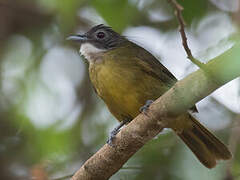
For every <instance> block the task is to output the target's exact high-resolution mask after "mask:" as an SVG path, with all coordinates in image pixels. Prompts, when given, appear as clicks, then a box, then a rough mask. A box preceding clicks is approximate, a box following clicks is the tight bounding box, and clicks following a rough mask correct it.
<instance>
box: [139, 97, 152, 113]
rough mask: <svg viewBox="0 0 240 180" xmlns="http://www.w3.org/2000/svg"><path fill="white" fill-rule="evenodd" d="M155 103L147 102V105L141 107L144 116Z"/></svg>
mask: <svg viewBox="0 0 240 180" xmlns="http://www.w3.org/2000/svg"><path fill="white" fill-rule="evenodd" d="M152 103H153V100H147V101H146V103H145V105H144V106H142V107H140V109H139V111H140V112H141V113H143V114H145V115H146V114H147V111H148V108H149V106H150V105H151V104H152Z"/></svg>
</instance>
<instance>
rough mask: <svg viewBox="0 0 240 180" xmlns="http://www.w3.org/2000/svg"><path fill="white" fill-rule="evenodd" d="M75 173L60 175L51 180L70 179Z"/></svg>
mask: <svg viewBox="0 0 240 180" xmlns="http://www.w3.org/2000/svg"><path fill="white" fill-rule="evenodd" d="M73 175H74V174H70V175H66V176H63V177H59V178H53V179H51V180H65V179H70V178H71V177H73Z"/></svg>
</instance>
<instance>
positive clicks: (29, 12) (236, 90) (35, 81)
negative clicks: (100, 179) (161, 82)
mask: <svg viewBox="0 0 240 180" xmlns="http://www.w3.org/2000/svg"><path fill="white" fill-rule="evenodd" d="M179 3H180V4H181V5H182V6H183V7H184V12H183V15H184V18H185V21H186V24H187V28H186V33H187V36H188V40H189V45H190V47H191V49H192V51H193V54H194V55H195V56H196V57H197V58H199V59H200V60H202V61H203V62H206V61H208V60H209V59H211V58H213V57H215V56H217V55H219V54H221V53H222V52H224V51H225V50H226V49H228V48H230V47H231V46H232V45H233V43H234V42H233V41H232V39H233V38H231V37H232V35H233V34H234V33H235V32H237V31H238V27H239V20H240V11H239V1H238V0H228V1H224V0H201V1H186V0H185V1H180V0H179ZM100 23H104V24H107V25H109V26H112V27H113V28H114V30H116V31H117V32H119V33H122V34H124V35H125V36H127V37H128V38H129V39H130V40H131V41H134V42H136V43H138V44H139V45H141V46H143V47H145V48H146V49H148V50H149V51H150V52H151V53H153V54H154V55H155V56H156V57H157V58H158V59H159V60H160V61H161V62H162V63H163V64H164V65H165V66H166V67H168V68H169V69H170V70H171V72H173V73H174V74H175V75H176V77H177V78H178V79H181V78H183V77H185V76H186V75H187V74H189V73H190V72H192V71H194V70H196V67H195V66H193V65H192V64H191V63H190V62H189V61H188V60H187V59H186V54H185V52H184V50H183V47H182V45H181V39H180V36H179V33H178V24H177V21H176V19H175V17H174V12H173V9H172V8H171V6H170V5H169V3H168V1H167V0H89V1H87V0H34V1H33V0H32V1H31V0H21V1H19V0H0V179H8V180H11V179H14V180H15V179H19V180H21V179H23V180H25V179H38V180H45V179H56V178H59V177H64V176H67V175H71V174H73V173H74V172H75V171H76V170H77V169H78V168H79V167H80V166H81V164H82V163H83V162H84V161H85V160H87V159H88V158H89V157H90V156H91V155H92V154H94V153H95V152H96V151H97V150H98V149H99V148H100V147H101V146H102V145H103V144H104V143H105V142H106V139H107V136H108V132H109V131H110V130H111V129H112V128H113V127H114V126H115V125H116V124H117V121H116V120H115V119H114V117H113V116H112V115H111V114H110V113H109V112H108V110H107V108H106V106H105V105H104V103H103V102H102V101H101V100H100V99H99V98H98V97H97V96H96V95H95V93H94V91H93V89H92V86H91V84H90V81H89V77H88V72H87V67H88V64H87V62H86V60H84V59H83V57H81V56H79V54H78V49H79V47H78V46H77V45H75V44H72V43H69V42H67V41H66V40H65V39H66V37H67V36H68V35H71V34H75V33H82V32H85V31H87V30H88V29H89V28H90V27H92V26H93V25H96V24H100ZM239 82H240V80H239V79H236V80H234V81H232V82H230V83H228V84H227V85H225V86H224V87H222V88H220V89H219V90H217V91H216V92H214V93H213V94H212V95H211V96H209V97H207V98H205V99H204V100H202V101H201V102H199V103H198V104H197V106H198V108H199V112H200V113H199V114H198V115H196V116H197V118H198V119H199V120H200V121H201V122H202V123H204V124H205V125H206V126H207V127H208V128H209V129H211V130H212V131H214V133H215V134H216V135H217V136H218V137H219V138H221V139H222V140H223V141H224V142H225V143H226V144H228V145H229V146H230V148H231V150H232V151H233V153H234V158H233V160H232V161H230V162H220V163H219V165H218V166H217V167H216V168H214V169H212V170H208V169H206V168H204V167H203V166H202V165H201V164H200V163H199V162H198V161H197V160H196V158H195V157H194V156H193V154H192V153H191V152H190V151H189V150H188V149H187V148H186V146H185V145H183V143H182V142H181V141H180V140H179V139H178V138H177V137H176V136H175V135H174V134H173V133H172V132H171V131H168V130H166V131H164V132H163V133H161V134H160V135H159V136H158V137H156V138H155V139H153V140H152V141H151V142H149V143H148V144H146V145H145V146H144V147H143V148H142V149H141V150H140V151H139V152H138V153H137V154H135V155H134V156H133V157H132V158H131V159H130V160H129V161H128V162H127V164H126V165H125V166H124V167H123V168H122V169H121V170H120V171H119V172H117V173H116V174H115V175H114V176H113V177H112V178H111V180H115V179H122V180H125V179H126V180H128V179H131V180H133V179H136V180H145V179H152V180H154V179H156V180H161V179H163V180H171V179H174V180H177V179H181V180H198V179H211V180H219V179H222V180H231V179H240V146H239V145H238V144H239V138H240V135H239V134H240V123H239V122H240V115H239V113H240V103H239V102H240V98H239V94H240V84H239ZM66 179H68V178H66Z"/></svg>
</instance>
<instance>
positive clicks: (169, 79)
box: [136, 46, 177, 88]
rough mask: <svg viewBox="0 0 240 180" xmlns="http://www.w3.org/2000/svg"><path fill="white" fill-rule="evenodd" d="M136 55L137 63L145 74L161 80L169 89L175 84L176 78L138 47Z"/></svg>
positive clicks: (149, 54)
mask: <svg viewBox="0 0 240 180" xmlns="http://www.w3.org/2000/svg"><path fill="white" fill-rule="evenodd" d="M136 54H137V56H136V58H138V59H139V61H137V62H138V64H139V66H140V68H141V67H142V70H143V71H145V73H148V74H150V75H151V76H153V77H155V78H157V79H159V80H161V81H162V82H163V83H165V84H166V85H167V86H168V87H169V88H171V87H172V86H173V85H174V84H175V83H176V82H177V78H176V77H175V76H174V75H173V74H172V73H171V72H170V71H169V70H168V69H167V68H166V67H165V66H163V65H162V64H161V63H160V62H159V61H158V60H157V59H156V58H155V57H154V56H153V55H152V54H151V53H149V52H148V51H147V50H145V49H143V48H141V47H139V46H138V51H137V53H136Z"/></svg>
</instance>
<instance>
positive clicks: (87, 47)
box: [79, 43, 106, 62]
mask: <svg viewBox="0 0 240 180" xmlns="http://www.w3.org/2000/svg"><path fill="white" fill-rule="evenodd" d="M105 51H106V50H104V49H99V48H96V47H95V46H93V45H92V44H90V43H83V44H82V45H81V48H80V51H79V52H80V54H81V55H83V56H84V57H85V58H86V59H87V60H88V61H89V62H91V61H92V57H93V56H94V55H97V54H98V53H101V52H105Z"/></svg>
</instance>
